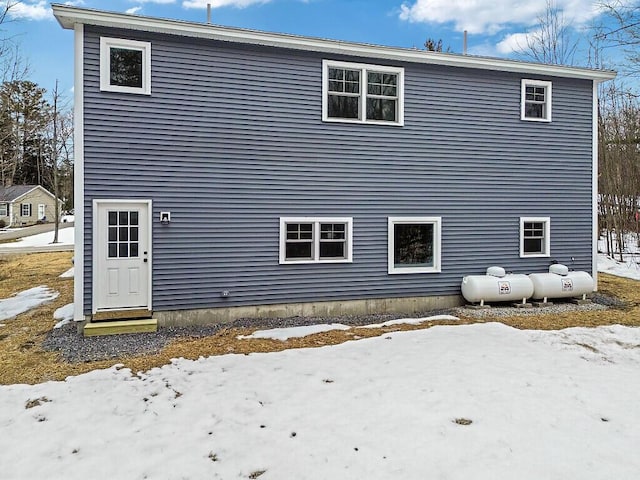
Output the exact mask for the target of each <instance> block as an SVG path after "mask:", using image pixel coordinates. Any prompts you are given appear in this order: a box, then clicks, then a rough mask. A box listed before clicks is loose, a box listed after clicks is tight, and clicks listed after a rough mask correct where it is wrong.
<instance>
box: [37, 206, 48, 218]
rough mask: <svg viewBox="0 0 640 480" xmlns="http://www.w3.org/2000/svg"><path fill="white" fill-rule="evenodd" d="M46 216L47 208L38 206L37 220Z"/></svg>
mask: <svg viewBox="0 0 640 480" xmlns="http://www.w3.org/2000/svg"><path fill="white" fill-rule="evenodd" d="M46 216H47V206H46V205H45V204H44V203H39V204H38V220H42V219H43V218H44V217H46Z"/></svg>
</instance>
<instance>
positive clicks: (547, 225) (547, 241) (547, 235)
mask: <svg viewBox="0 0 640 480" xmlns="http://www.w3.org/2000/svg"><path fill="white" fill-rule="evenodd" d="M525 222H542V223H544V253H525V252H524V224H525ZM550 256H551V217H520V258H547V257H550Z"/></svg>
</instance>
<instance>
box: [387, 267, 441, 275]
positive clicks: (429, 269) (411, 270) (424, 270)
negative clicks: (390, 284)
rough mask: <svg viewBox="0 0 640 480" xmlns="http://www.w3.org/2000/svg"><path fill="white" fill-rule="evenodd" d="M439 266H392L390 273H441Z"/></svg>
mask: <svg viewBox="0 0 640 480" xmlns="http://www.w3.org/2000/svg"><path fill="white" fill-rule="evenodd" d="M441 272H442V269H440V268H438V267H416V268H397V267H396V268H391V269H389V275H406V274H411V273H441Z"/></svg>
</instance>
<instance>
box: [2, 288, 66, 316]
mask: <svg viewBox="0 0 640 480" xmlns="http://www.w3.org/2000/svg"><path fill="white" fill-rule="evenodd" d="M58 295H60V294H59V293H58V292H56V291H53V290H51V289H50V288H49V287H47V286H46V285H41V286H39V287H33V288H30V289H28V290H24V291H22V292H20V293H17V294H15V295H13V296H12V297H9V298H0V320H7V319H10V318H13V317H15V316H16V315H19V314H21V313H24V312H26V311H28V310H31V309H32V308H36V307H38V306H40V305H42V304H44V303H47V302H50V301H51V300H54V299H56V298H58Z"/></svg>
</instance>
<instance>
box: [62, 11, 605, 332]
mask: <svg viewBox="0 0 640 480" xmlns="http://www.w3.org/2000/svg"><path fill="white" fill-rule="evenodd" d="M53 10H54V14H55V16H56V18H57V20H58V21H59V23H60V24H61V25H62V27H64V28H67V29H72V30H73V31H74V35H75V89H74V91H75V109H76V110H75V121H76V138H75V148H76V166H75V173H76V178H75V182H76V183H75V191H76V193H75V201H76V205H75V212H76V217H75V228H76V250H75V260H76V265H77V269H76V276H75V317H76V319H77V320H81V319H87V320H90V321H91V320H96V319H98V318H101V315H103V316H104V315H107V316H108V315H109V313H110V312H114V313H122V312H125V314H126V312H127V311H136V312H137V311H140V310H142V311H148V312H153V317H154V318H156V319H157V320H158V322H159V323H160V324H173V323H187V322H222V321H227V320H230V319H233V318H238V317H244V316H290V315H314V314H316V315H326V314H339V313H356V312H359V313H366V312H373V311H375V312H389V311H398V312H407V313H409V312H415V311H421V310H425V309H428V308H434V307H435V308H437V307H446V306H451V305H455V304H458V303H460V302H461V297H460V283H461V279H462V277H463V276H464V275H468V274H479V273H483V272H484V271H485V269H486V268H487V267H488V266H491V265H500V266H502V267H504V268H505V269H507V270H510V271H513V272H515V273H532V272H543V271H546V269H547V268H548V266H549V264H550V263H551V262H552V261H554V260H556V261H558V262H561V263H565V264H567V265H569V266H570V267H572V268H575V269H578V270H586V271H588V272H590V273H592V274H593V276H594V277H595V275H596V268H595V232H596V229H597V227H596V224H595V219H596V218H597V217H596V215H595V212H596V193H597V192H596V186H597V181H596V178H597V171H596V170H597V158H596V152H597V144H596V142H597V136H596V135H595V132H596V125H597V123H596V120H597V119H596V101H597V86H598V83H600V82H602V81H606V80H609V79H611V78H613V77H614V75H615V74H614V73H613V72H610V71H601V70H590V69H584V68H574V67H565V66H555V65H541V64H535V63H526V62H519V61H513V60H504V59H495V58H484V57H474V56H466V55H455V54H443V53H436V52H425V51H419V50H415V49H406V48H395V47H383V46H372V45H366V44H358V43H348V42H340V41H334V40H324V39H317V38H308V37H301V36H293V35H283V34H274V33H268V32H259V31H252V30H244V29H237V28H230V27H220V26H214V25H209V24H204V23H194V22H182V21H176V20H166V19H157V18H149V17H142V16H135V15H126V14H120V13H110V12H104V11H97V10H90V9H83V8H77V7H71V6H63V5H54V6H53Z"/></svg>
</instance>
